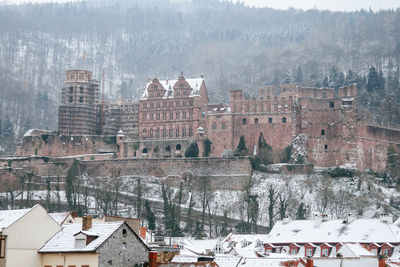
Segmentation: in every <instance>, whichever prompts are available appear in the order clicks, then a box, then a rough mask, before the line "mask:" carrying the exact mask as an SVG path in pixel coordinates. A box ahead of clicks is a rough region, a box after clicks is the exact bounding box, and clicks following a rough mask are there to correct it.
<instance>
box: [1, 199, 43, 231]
mask: <svg viewBox="0 0 400 267" xmlns="http://www.w3.org/2000/svg"><path fill="white" fill-rule="evenodd" d="M37 206H38V204H36V205H35V206H33V207H32V208H30V209H20V210H0V232H1V231H3V229H4V228H7V227H9V226H10V225H12V224H13V223H15V222H16V221H18V220H19V219H20V218H22V217H23V216H24V215H25V214H27V213H28V212H29V211H31V210H33V209H34V208H36V207H37Z"/></svg>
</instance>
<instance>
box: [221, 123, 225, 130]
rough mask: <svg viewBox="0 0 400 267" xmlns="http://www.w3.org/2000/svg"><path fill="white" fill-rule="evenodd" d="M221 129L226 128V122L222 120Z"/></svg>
mask: <svg viewBox="0 0 400 267" xmlns="http://www.w3.org/2000/svg"><path fill="white" fill-rule="evenodd" d="M221 129H226V122H224V121H223V122H222V123H221Z"/></svg>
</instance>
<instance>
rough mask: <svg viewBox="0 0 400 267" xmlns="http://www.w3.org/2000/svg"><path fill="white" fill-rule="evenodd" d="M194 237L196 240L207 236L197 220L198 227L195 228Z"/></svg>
mask: <svg viewBox="0 0 400 267" xmlns="http://www.w3.org/2000/svg"><path fill="white" fill-rule="evenodd" d="M193 236H194V238H196V239H203V237H205V236H206V235H205V234H204V230H203V229H202V228H201V225H200V222H199V220H196V227H195V228H194V232H193Z"/></svg>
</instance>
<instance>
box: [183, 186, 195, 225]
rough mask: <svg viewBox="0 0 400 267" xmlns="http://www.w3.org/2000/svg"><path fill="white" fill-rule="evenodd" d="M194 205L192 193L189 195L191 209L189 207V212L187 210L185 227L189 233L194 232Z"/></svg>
mask: <svg viewBox="0 0 400 267" xmlns="http://www.w3.org/2000/svg"><path fill="white" fill-rule="evenodd" d="M193 207H194V201H193V195H192V194H190V197H189V209H188V212H187V219H186V228H185V231H186V232H187V233H191V232H192V228H193V217H192V210H193Z"/></svg>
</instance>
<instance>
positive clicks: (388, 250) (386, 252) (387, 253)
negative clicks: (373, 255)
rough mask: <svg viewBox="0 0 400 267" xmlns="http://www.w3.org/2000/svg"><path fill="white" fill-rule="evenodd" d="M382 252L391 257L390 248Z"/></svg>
mask: <svg viewBox="0 0 400 267" xmlns="http://www.w3.org/2000/svg"><path fill="white" fill-rule="evenodd" d="M382 254H383V255H385V256H388V257H389V256H390V249H388V248H384V249H383V252H382Z"/></svg>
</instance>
